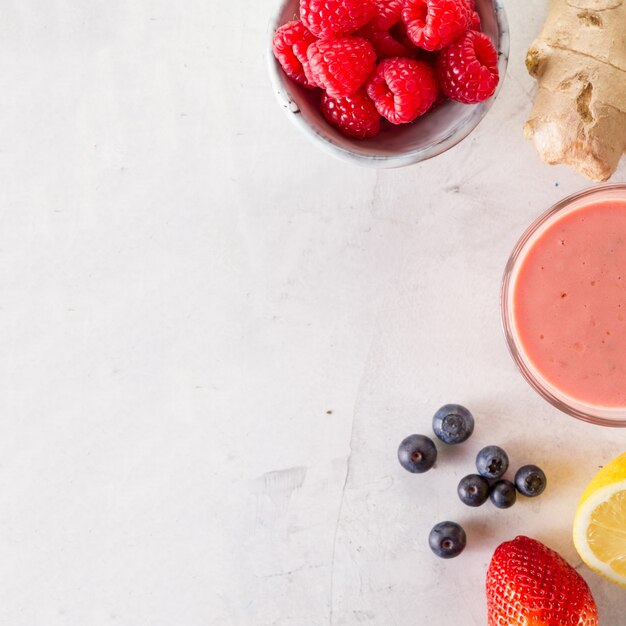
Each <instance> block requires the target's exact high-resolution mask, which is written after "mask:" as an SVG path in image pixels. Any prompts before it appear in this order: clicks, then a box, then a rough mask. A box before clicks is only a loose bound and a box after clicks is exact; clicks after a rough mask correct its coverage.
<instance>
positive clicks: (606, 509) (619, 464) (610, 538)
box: [573, 453, 626, 587]
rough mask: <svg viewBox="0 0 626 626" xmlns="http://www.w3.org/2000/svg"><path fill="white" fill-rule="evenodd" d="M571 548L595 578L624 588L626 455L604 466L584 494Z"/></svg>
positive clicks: (625, 561) (577, 515)
mask: <svg viewBox="0 0 626 626" xmlns="http://www.w3.org/2000/svg"><path fill="white" fill-rule="evenodd" d="M573 534H574V545H575V546H576V550H578V554H579V555H580V558H581V559H582V560H583V561H584V562H585V563H586V564H587V565H588V566H589V567H590V568H591V569H592V570H594V571H596V572H597V573H598V574H600V575H602V576H604V577H605V578H608V579H609V580H610V581H612V582H614V583H617V584H618V585H622V586H624V587H626V453H624V454H621V455H620V456H618V457H617V458H615V459H613V460H612V461H611V462H610V463H609V464H608V465H606V466H604V467H603V468H602V469H601V470H600V471H599V472H598V473H597V474H596V475H595V476H594V477H593V478H592V480H591V482H590V483H589V484H588V485H587V488H586V489H585V491H584V492H583V495H582V497H581V498H580V502H579V503H578V508H577V509H576V517H575V518H574V533H573Z"/></svg>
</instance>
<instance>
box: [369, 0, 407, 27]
mask: <svg viewBox="0 0 626 626" xmlns="http://www.w3.org/2000/svg"><path fill="white" fill-rule="evenodd" d="M374 4H375V6H376V13H375V15H374V17H373V18H372V20H371V22H370V24H371V25H372V26H374V27H375V28H376V30H389V29H390V28H391V27H392V26H393V25H394V24H395V23H396V22H399V21H400V13H401V12H402V0H374Z"/></svg>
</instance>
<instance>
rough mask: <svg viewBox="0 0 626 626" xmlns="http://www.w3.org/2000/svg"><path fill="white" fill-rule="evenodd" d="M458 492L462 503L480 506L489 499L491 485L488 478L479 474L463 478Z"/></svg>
mask: <svg viewBox="0 0 626 626" xmlns="http://www.w3.org/2000/svg"><path fill="white" fill-rule="evenodd" d="M456 490H457V493H458V494H459V498H461V502H463V503H464V504H467V505H468V506H480V505H481V504H484V503H485V502H486V501H487V498H488V497H489V483H488V482H487V479H486V478H483V477H482V476H479V475H478V474H469V476H465V478H461V482H459V486H458V487H457V489H456Z"/></svg>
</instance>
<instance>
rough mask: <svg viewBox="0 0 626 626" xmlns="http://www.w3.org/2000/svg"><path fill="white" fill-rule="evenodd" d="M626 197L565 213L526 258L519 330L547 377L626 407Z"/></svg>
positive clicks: (593, 399)
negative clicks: (625, 199) (622, 199)
mask: <svg viewBox="0 0 626 626" xmlns="http://www.w3.org/2000/svg"><path fill="white" fill-rule="evenodd" d="M625 317H626V201H620V200H601V201H592V202H590V203H589V204H588V205H586V206H584V207H582V208H579V209H575V210H573V211H571V212H569V213H565V214H564V215H563V216H562V217H560V218H559V219H558V220H557V221H555V222H554V223H552V224H551V225H550V226H548V227H547V229H546V230H545V231H543V232H540V234H539V235H538V237H537V239H536V240H535V241H534V242H533V243H532V245H531V247H530V248H529V250H528V252H527V253H526V256H525V257H524V258H523V259H521V263H520V268H519V271H518V275H517V280H516V281H515V285H514V291H513V319H514V326H515V333H516V335H517V337H518V341H519V343H520V344H521V346H522V349H523V352H525V353H526V356H527V358H528V359H529V360H530V361H531V362H532V364H533V365H534V367H535V368H536V369H537V371H538V372H539V373H540V374H541V376H542V377H543V378H544V379H545V380H546V381H547V382H549V383H550V384H551V385H553V386H554V387H556V388H557V389H559V390H560V391H561V392H563V393H564V394H566V395H568V396H570V397H572V398H574V399H576V400H579V401H581V402H584V403H587V404H591V405H594V406H603V407H625V406H626V321H625Z"/></svg>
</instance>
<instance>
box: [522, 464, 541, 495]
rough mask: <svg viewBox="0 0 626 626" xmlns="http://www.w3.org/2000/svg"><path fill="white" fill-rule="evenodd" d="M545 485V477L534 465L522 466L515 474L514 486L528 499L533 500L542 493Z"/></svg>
mask: <svg viewBox="0 0 626 626" xmlns="http://www.w3.org/2000/svg"><path fill="white" fill-rule="evenodd" d="M546 484H547V481H546V475H545V474H544V472H543V470H542V469H540V468H539V467H537V466H536V465H524V466H523V467H520V468H519V469H518V470H517V472H515V486H516V487H517V490H518V491H519V492H520V493H521V494H522V495H523V496H526V497H528V498H534V497H536V496H538V495H539V494H540V493H543V491H544V489H545V488H546Z"/></svg>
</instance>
